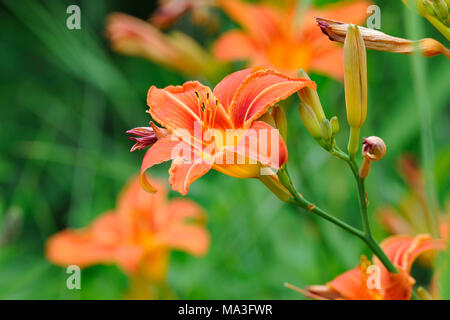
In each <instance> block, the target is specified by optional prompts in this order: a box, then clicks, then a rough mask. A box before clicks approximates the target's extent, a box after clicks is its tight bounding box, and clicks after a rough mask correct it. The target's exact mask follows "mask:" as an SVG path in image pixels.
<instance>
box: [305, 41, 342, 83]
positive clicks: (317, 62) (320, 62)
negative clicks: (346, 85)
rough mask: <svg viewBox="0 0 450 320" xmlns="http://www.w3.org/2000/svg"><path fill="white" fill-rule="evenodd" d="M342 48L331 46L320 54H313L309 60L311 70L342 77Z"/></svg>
mask: <svg viewBox="0 0 450 320" xmlns="http://www.w3.org/2000/svg"><path fill="white" fill-rule="evenodd" d="M342 54H343V52H342V48H341V47H338V46H335V45H334V44H333V46H331V47H330V48H329V49H328V50H326V51H324V52H323V53H322V54H319V55H314V56H313V58H312V59H311V62H310V68H311V70H314V71H316V72H317V73H320V74H324V75H330V76H332V77H334V78H336V79H340V80H343V79H344V64H343V63H342Z"/></svg>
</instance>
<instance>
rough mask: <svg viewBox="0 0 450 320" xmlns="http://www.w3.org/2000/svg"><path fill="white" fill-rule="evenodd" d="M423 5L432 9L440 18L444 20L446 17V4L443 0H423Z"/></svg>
mask: <svg viewBox="0 0 450 320" xmlns="http://www.w3.org/2000/svg"><path fill="white" fill-rule="evenodd" d="M423 6H424V7H425V9H427V11H428V10H430V9H431V11H434V15H436V16H437V17H439V18H440V19H441V20H443V21H446V20H447V19H448V6H447V3H445V1H444V0H434V1H429V0H423Z"/></svg>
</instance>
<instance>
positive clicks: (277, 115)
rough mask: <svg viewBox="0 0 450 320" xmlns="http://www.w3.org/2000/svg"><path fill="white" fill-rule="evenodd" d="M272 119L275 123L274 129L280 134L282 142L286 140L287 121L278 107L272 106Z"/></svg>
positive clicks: (284, 114)
mask: <svg viewBox="0 0 450 320" xmlns="http://www.w3.org/2000/svg"><path fill="white" fill-rule="evenodd" d="M272 118H273V120H274V121H275V125H276V128H277V129H278V131H279V132H280V135H281V136H282V137H283V139H284V141H286V139H287V120H286V113H285V112H284V109H283V108H282V107H280V106H274V107H273V109H272Z"/></svg>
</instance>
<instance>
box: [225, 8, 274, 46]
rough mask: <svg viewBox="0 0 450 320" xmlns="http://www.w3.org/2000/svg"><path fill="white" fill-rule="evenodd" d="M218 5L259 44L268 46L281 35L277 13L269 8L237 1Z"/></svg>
mask: <svg viewBox="0 0 450 320" xmlns="http://www.w3.org/2000/svg"><path fill="white" fill-rule="evenodd" d="M219 5H220V6H221V7H222V8H223V9H224V10H225V12H226V13H227V14H228V15H229V16H230V17H231V18H232V19H233V20H235V21H236V22H237V23H239V24H240V25H241V26H243V27H244V28H245V29H247V30H248V32H249V33H250V35H251V37H252V38H253V39H257V41H259V42H260V43H261V44H268V43H270V41H271V40H272V39H276V38H277V37H279V36H281V34H282V33H283V29H282V23H281V19H280V16H279V14H278V12H276V11H275V10H274V9H273V8H271V7H269V6H264V5H252V4H247V3H244V2H243V1H239V0H220V1H219Z"/></svg>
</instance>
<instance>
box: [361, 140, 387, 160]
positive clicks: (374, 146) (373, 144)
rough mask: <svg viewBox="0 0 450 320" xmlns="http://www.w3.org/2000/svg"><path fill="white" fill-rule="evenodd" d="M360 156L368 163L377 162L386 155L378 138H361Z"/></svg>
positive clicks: (384, 148)
mask: <svg viewBox="0 0 450 320" xmlns="http://www.w3.org/2000/svg"><path fill="white" fill-rule="evenodd" d="M362 154H363V156H364V157H365V158H367V159H368V160H370V161H378V160H380V159H382V158H383V157H384V155H385V154H386V145H385V144H384V141H383V140H382V139H381V138H379V137H375V136H371V137H368V138H363V149H362Z"/></svg>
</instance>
